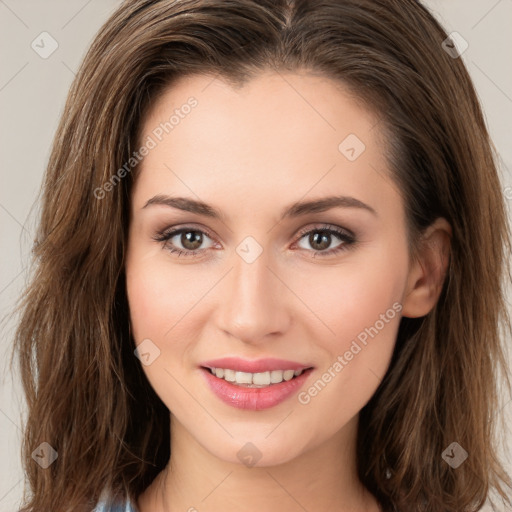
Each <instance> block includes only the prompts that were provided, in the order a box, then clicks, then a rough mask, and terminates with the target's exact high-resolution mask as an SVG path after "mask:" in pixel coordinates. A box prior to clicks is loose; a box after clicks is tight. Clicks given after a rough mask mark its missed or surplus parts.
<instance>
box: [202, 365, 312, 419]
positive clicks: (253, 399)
mask: <svg viewBox="0 0 512 512" xmlns="http://www.w3.org/2000/svg"><path fill="white" fill-rule="evenodd" d="M201 370H202V373H203V374H204V376H205V379H206V382H207V383H208V385H209V386H210V389H211V390H212V391H213V392H214V393H215V394H216V395H217V396H218V397H219V398H220V399H221V400H222V401H223V402H224V403H226V404H228V405H231V406H233V407H236V408H238V409H248V410H252V411H261V410H263V409H269V408H270V407H274V406H275V405H278V404H280V403H281V402H283V401H284V400H286V399H287V398H288V397H290V396H291V395H293V394H294V393H295V392H296V391H298V389H299V388H300V387H301V386H302V385H303V384H304V382H305V380H306V379H307V378H308V376H309V374H310V373H311V372H312V370H313V369H312V368H309V369H307V370H305V371H303V372H302V373H301V374H300V375H299V376H298V377H295V378H293V379H291V380H285V381H283V382H280V383H279V384H271V385H269V386H266V387H264V388H246V387H243V386H236V385H235V384H231V382H227V381H226V380H224V379H220V378H219V377H216V376H215V375H213V374H212V373H211V372H210V370H206V369H205V368H201Z"/></svg>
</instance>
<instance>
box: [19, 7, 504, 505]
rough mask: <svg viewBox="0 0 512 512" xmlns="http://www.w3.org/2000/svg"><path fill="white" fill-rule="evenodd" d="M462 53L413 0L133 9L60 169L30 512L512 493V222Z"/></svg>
mask: <svg viewBox="0 0 512 512" xmlns="http://www.w3.org/2000/svg"><path fill="white" fill-rule="evenodd" d="M443 42H444V43H443ZM454 47H456V45H455V43H453V44H452V42H451V40H450V39H449V38H448V36H447V34H446V33H445V32H444V31H443V29H442V28H441V27H440V26H439V24H438V23H437V22H436V21H435V20H434V19H433V17H432V16H431V15H430V14H429V13H428V11H427V10H426V9H425V8H424V7H423V6H422V5H421V4H420V3H419V2H417V1H414V0H406V1H403V0H400V1H398V0H364V1H357V2H356V1H355V0H354V1H352V0H343V1H342V0H331V1H325V2H313V1H305V0H304V1H288V2H285V1H272V2H271V1H259V2H255V1H252V0H230V1H226V2H214V1H200V0H181V1H177V2H171V1H169V0H160V1H149V0H128V1H126V2H124V3H123V4H122V5H121V6H120V7H119V9H118V10H117V11H116V12H115V13H114V14H113V15H112V17H111V18H110V19H109V20H108V21H107V23H106V24H105V25H104V27H103V28H102V29H101V30H100V32H99V34H98V35H97V37H96V39H95V40H94V42H93V44H92V47H91V49H90V51H89V52H88V54H87V56H86V57H85V60H84V63H83V65H82V67H81V69H80V71H79V73H78V75H77V78H76V80H75V82H74V84H73V86H72V88H71V91H70V94H69V98H68V102H67V104H66V108H65V112H64V114H63V117H62V121H61V124H60V126H59V129H58V132H57V135H56V138H55V143H54V148H53V151H52V155H51V158H50V162H49V165H48V170H47V175H46V179H45V184H44V198H43V209H42V217H41V223H40V229H39V233H38V239H37V244H36V247H35V250H34V252H35V257H36V263H37V266H36V269H35V273H34V276H33V280H32V282H31V284H30V287H29V288H28V290H27V293H26V296H25V297H24V301H23V303H22V305H21V307H22V312H23V316H22V318H21V322H20V325H19V329H18V332H17V344H16V348H17V351H18V354H19V360H20V364H21V369H22V375H23V384H24V386H25V391H26V394H27V400H28V407H29V417H28V421H27V425H26V431H25V439H24V457H25V459H24V460H25V469H26V472H27V475H28V478H29V482H30V486H31V489H32V493H31V495H30V496H28V497H27V502H26V505H25V506H24V507H23V508H22V511H23V512H28V511H31V512H35V511H42V510H45V511H46V510H54V511H56V510H63V511H64V510H88V511H89V510H92V509H94V508H95V507H96V510H101V511H107V510H125V509H126V510H133V511H139V512H163V511H167V512H168V511H172V512H174V511H175V510H189V511H194V510H199V511H203V510H205V511H206V510H210V511H217V510H223V512H225V511H230V510H235V509H236V510H239V509H240V507H243V509H244V510H247V511H252V510H268V511H272V510H280V511H282V510H286V511H295V510H329V511H337V512H342V511H343V512H347V511H349V510H350V511H356V510H357V511H363V510H364V511H371V512H377V511H379V510H380V511H413V510H414V511H416V510H418V511H432V510H435V511H447V512H448V511H461V510H464V511H476V510H478V509H480V508H481V506H482V505H483V503H484V502H485V500H486V498H487V497H488V495H489V491H490V490H494V491H496V492H497V493H498V495H500V496H501V497H502V498H503V501H504V502H506V503H507V504H508V505H512V503H511V501H510V499H509V498H508V496H507V489H510V486H511V484H512V482H511V480H510V477H509V475H507V474H506V472H505V471H504V469H503V467H502V466H501V464H500V462H499V460H498V458H497V455H496V445H495V444H494V443H495V440H494V437H493V433H494V429H495V428H496V427H495V421H493V420H494V419H495V416H496V414H497V412H498V409H497V408H498V406H497V401H498V400H497V382H496V374H495V370H496V369H497V368H500V369H501V370H502V371H503V374H504V376H505V377H508V374H507V368H506V364H505V358H504V351H503V348H504V347H503V345H502V341H501V339H500V331H499V325H500V324H499V322H500V321H504V322H505V324H506V325H507V326H509V323H508V317H507V312H506V309H505V306H504V304H505V302H504V290H503V288H504V285H503V282H504V277H505V275H506V270H507V267H506V264H507V259H506V257H507V254H508V252H507V250H509V227H508V224H507V219H506V213H505V208H504V204H503V199H502V196H501V194H500V182H499V177H498V173H497V170H496V166H495V163H494V159H493V153H492V145H491V142H490V140H489V136H488V133H487V130H486V127H485V123H484V120H483V116H482V112H481V110H480V106H479V103H478V101H477V97H476V94H475V91H474V88H473V86H472V83H471V81H470V79H469V76H468V74H467V71H466V69H465V68H464V65H463V63H462V62H461V60H460V58H457V57H458V56H457V55H456V54H454V52H453V48H454ZM446 48H450V49H451V51H450V52H448V51H445V50H446ZM33 355H35V356H36V357H35V358H34V357H33ZM507 383H508V380H507ZM43 443H47V444H43ZM34 452H36V454H39V456H40V458H41V461H40V463H39V464H35V462H34V461H35V458H33V457H32V454H33V453H34Z"/></svg>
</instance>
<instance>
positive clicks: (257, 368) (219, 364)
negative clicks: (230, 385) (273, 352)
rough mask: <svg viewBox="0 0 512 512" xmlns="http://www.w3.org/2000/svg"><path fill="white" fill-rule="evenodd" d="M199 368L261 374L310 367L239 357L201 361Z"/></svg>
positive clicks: (271, 359) (283, 361)
mask: <svg viewBox="0 0 512 512" xmlns="http://www.w3.org/2000/svg"><path fill="white" fill-rule="evenodd" d="M200 366H203V367H205V368H229V369H230V370H235V371H238V372H247V373H261V372H271V371H273V370H306V369H308V368H311V367H312V366H311V365H308V364H302V363H298V362H296V361H287V360H285V359H276V358H264V359H253V360H250V359H241V358H239V357H221V358H220V359H210V360H208V361H203V362H202V363H201V364H200Z"/></svg>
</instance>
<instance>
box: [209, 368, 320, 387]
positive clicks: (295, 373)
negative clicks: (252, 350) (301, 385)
mask: <svg viewBox="0 0 512 512" xmlns="http://www.w3.org/2000/svg"><path fill="white" fill-rule="evenodd" d="M202 368H203V369H204V370H207V371H209V372H210V373H211V375H214V376H215V377H217V378H218V379H223V380H225V381H226V382H229V383H231V384H233V385H234V386H240V387H244V388H267V387H269V386H274V385H276V384H280V383H281V382H288V381H290V380H293V379H295V378H297V377H299V376H300V375H302V374H303V373H304V372H306V371H308V370H312V369H313V368H312V367H308V368H302V369H298V370H293V369H286V370H272V371H266V372H257V373H251V372H242V371H237V370H234V369H232V368H215V367H208V366H203V367H202Z"/></svg>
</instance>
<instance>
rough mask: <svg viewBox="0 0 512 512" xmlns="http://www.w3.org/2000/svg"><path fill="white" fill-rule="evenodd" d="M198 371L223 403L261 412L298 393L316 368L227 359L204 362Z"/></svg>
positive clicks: (278, 362) (272, 360)
mask: <svg viewBox="0 0 512 512" xmlns="http://www.w3.org/2000/svg"><path fill="white" fill-rule="evenodd" d="M199 369H200V370H201V374H202V375H203V377H204V379H205V380H206V383H207V385H208V387H209V388H210V390H211V391H212V392H213V394H214V395H215V396H216V397H217V398H219V399H220V400H221V401H222V402H224V403H225V404H228V405H230V406H232V407H235V408H238V409H248V410H253V411H260V410H263V409H268V408H270V407H274V406H276V405H278V404H280V403H281V402H283V401H285V400H287V399H288V398H290V397H291V396H292V395H293V394H295V393H297V392H298V391H299V390H300V388H301V387H303V386H304V385H305V382H306V380H307V379H308V378H309V375H310V374H311V373H312V372H313V370H314V367H313V366H310V365H304V364H300V363H296V362H294V361H284V360H282V359H262V360H257V361H248V360H243V359H240V358H232V357H227V358H222V359H216V360H213V361H205V362H203V363H202V364H201V365H200V367H199Z"/></svg>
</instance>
